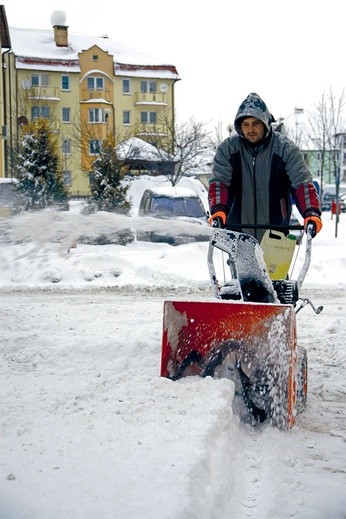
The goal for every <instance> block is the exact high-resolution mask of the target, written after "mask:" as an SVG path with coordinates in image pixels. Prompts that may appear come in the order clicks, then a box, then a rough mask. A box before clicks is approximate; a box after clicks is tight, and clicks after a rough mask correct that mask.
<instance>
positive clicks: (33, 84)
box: [4, 11, 179, 196]
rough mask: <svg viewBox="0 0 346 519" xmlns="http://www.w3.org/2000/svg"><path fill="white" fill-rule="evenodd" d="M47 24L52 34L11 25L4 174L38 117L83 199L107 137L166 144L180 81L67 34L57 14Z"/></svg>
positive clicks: (105, 43) (108, 45)
mask: <svg viewBox="0 0 346 519" xmlns="http://www.w3.org/2000/svg"><path fill="white" fill-rule="evenodd" d="M52 21H53V27H52V28H51V29H50V30H38V29H19V28H13V27H11V26H10V28H9V35H10V37H11V49H10V50H9V52H7V53H5V55H4V60H5V66H6V73H5V77H4V82H5V103H6V108H7V109H6V127H7V134H8V138H7V140H6V141H5V157H6V160H5V171H6V176H9V177H11V176H16V160H17V157H18V149H19V144H20V142H21V138H22V132H23V125H25V124H26V123H27V122H30V121H32V120H33V119H35V118H39V117H44V118H47V119H48V120H49V121H50V125H51V129H52V131H53V132H55V133H56V135H57V138H58V141H59V148H60V150H61V161H62V166H63V171H64V182H65V185H66V187H67V188H68V190H69V193H70V194H71V195H74V196H76V195H81V196H86V195H88V194H89V172H90V166H91V163H92V161H93V160H94V158H95V156H97V154H98V152H99V149H100V145H101V142H102V140H103V139H105V138H106V137H107V136H108V135H109V134H111V135H113V136H114V138H115V142H119V141H120V140H125V139H126V138H130V137H139V138H141V139H143V140H148V139H149V137H150V142H151V143H152V142H153V141H154V142H155V138H156V137H157V139H160V140H161V142H162V138H165V137H167V139H169V135H170V134H169V132H168V127H169V126H171V127H172V125H174V87H175V83H176V81H178V80H179V77H178V73H177V70H176V68H175V66H174V65H171V64H166V63H162V62H161V61H159V60H157V59H155V58H153V57H148V56H146V55H145V54H143V53H141V52H140V51H137V50H134V49H131V48H129V47H126V46H124V45H121V44H119V43H117V42H115V41H113V40H111V39H110V38H108V37H107V36H104V37H94V36H89V35H83V34H73V33H70V32H69V30H68V27H67V26H66V23H65V15H64V13H62V12H60V11H58V12H55V13H53V15H52Z"/></svg>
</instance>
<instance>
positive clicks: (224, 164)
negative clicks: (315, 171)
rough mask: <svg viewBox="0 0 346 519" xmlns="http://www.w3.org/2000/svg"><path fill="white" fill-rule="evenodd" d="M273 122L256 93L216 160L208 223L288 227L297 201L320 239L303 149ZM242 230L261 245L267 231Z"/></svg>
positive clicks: (242, 109) (317, 207) (241, 111)
mask: <svg viewBox="0 0 346 519" xmlns="http://www.w3.org/2000/svg"><path fill="white" fill-rule="evenodd" d="M272 122H274V118H273V116H272V115H271V114H270V112H269V110H268V108H267V106H266V104H265V103H264V101H263V100H262V99H261V98H260V97H259V95H257V94H256V93H251V94H249V95H248V96H247V98H246V99H245V100H244V101H243V102H242V104H241V105H240V107H239V109H238V112H237V115H236V117H235V121H234V128H235V131H236V135H234V136H231V137H228V138H227V139H226V140H224V141H223V142H222V143H221V144H220V146H219V147H218V149H217V152H216V155H215V160H214V167H213V174H212V177H211V179H210V182H209V193H208V196H209V207H210V214H211V216H210V219H209V223H210V225H219V226H221V227H225V226H226V225H227V227H232V225H238V226H239V224H245V225H252V224H254V225H256V226H258V225H261V224H262V225H268V224H272V225H279V226H281V225H283V226H285V225H288V224H289V221H290V217H291V210H292V202H291V199H292V198H293V200H294V202H295V204H296V206H297V208H298V210H299V212H300V214H301V215H302V217H303V218H304V226H305V228H306V227H307V225H308V223H309V222H311V223H312V224H313V236H315V235H316V234H317V233H318V232H319V231H320V230H321V228H322V221H321V218H320V217H321V208H320V202H319V198H318V195H317V191H316V188H315V186H314V184H313V183H312V177H311V173H310V171H309V170H308V168H307V166H306V164H305V161H304V158H303V155H302V153H301V152H300V150H299V148H298V146H296V145H295V144H294V143H293V142H292V141H290V140H289V139H288V138H287V137H285V136H283V135H281V134H280V133H278V132H275V131H273V129H272V127H271V125H272ZM291 197H292V198H291ZM236 229H238V230H240V229H239V228H238V227H237V228H236ZM243 231H244V232H246V233H248V234H252V235H253V236H254V237H255V238H257V240H258V241H260V240H261V238H262V236H263V234H264V232H265V230H263V229H258V228H252V229H251V228H250V229H249V228H245V229H243Z"/></svg>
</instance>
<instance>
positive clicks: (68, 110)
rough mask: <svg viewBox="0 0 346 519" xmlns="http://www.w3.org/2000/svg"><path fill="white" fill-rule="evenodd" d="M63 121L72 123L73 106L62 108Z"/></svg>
mask: <svg viewBox="0 0 346 519" xmlns="http://www.w3.org/2000/svg"><path fill="white" fill-rule="evenodd" d="M62 122H63V123H70V122H71V108H63V109H62Z"/></svg>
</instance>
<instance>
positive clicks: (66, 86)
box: [61, 76, 70, 90]
mask: <svg viewBox="0 0 346 519" xmlns="http://www.w3.org/2000/svg"><path fill="white" fill-rule="evenodd" d="M61 90H70V76H61Z"/></svg>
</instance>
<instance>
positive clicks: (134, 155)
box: [117, 137, 173, 161]
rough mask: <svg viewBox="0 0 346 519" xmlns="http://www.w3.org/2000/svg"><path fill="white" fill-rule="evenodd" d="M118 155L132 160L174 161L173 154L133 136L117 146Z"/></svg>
mask: <svg viewBox="0 0 346 519" xmlns="http://www.w3.org/2000/svg"><path fill="white" fill-rule="evenodd" d="M117 151H118V155H119V157H120V158H127V159H131V160H147V161H163V160H171V161H173V156H172V155H169V153H167V152H166V151H164V150H160V149H158V148H156V147H155V146H153V145H152V144H150V143H149V142H145V141H143V140H142V139H139V138H138V137H132V138H131V139H128V140H127V141H125V142H122V143H121V144H119V145H118V146H117Z"/></svg>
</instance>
